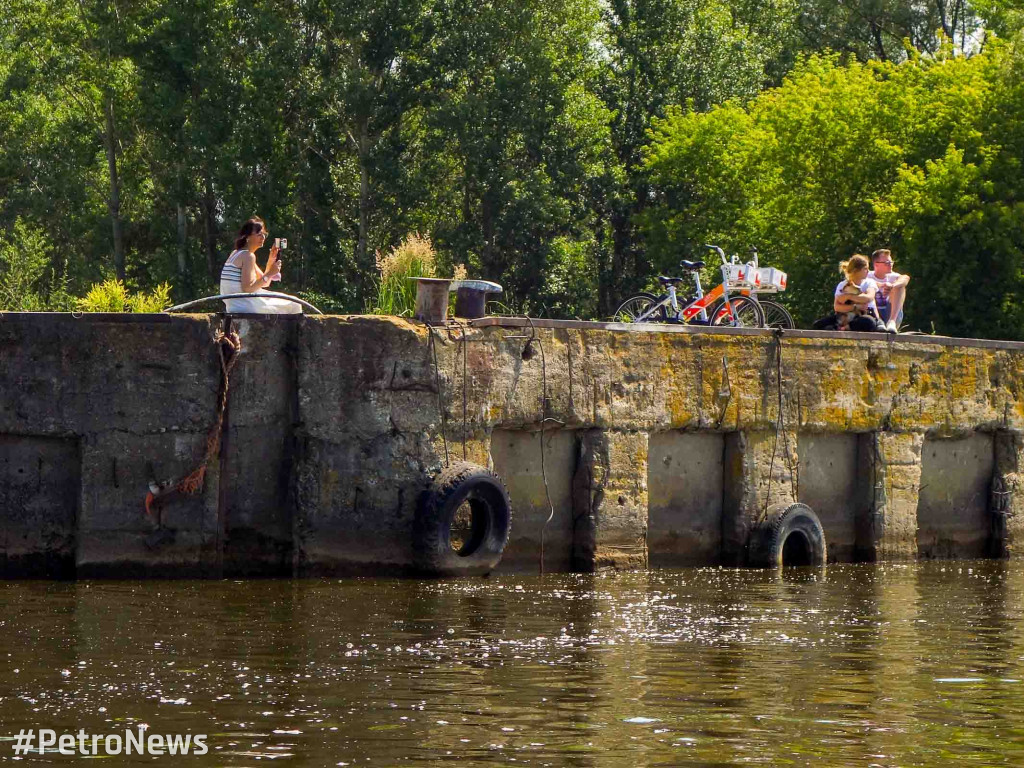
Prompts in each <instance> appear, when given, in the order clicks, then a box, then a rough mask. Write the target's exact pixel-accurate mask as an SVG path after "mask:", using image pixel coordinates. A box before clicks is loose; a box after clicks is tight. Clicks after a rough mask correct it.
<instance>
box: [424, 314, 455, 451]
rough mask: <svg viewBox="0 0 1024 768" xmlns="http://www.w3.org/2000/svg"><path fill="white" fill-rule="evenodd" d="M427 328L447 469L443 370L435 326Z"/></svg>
mask: <svg viewBox="0 0 1024 768" xmlns="http://www.w3.org/2000/svg"><path fill="white" fill-rule="evenodd" d="M425 325H426V326H427V333H428V334H430V353H431V355H433V357H434V384H435V386H436V388H437V412H438V414H440V416H441V442H442V443H444V465H445V467H446V468H447V467H448V466H449V464H451V458H450V457H449V455H448V432H447V424H446V423H445V418H444V405H443V403H442V399H441V369H440V367H439V366H438V364H437V347H436V346H435V345H434V326H432V325H431V324H430V323H425Z"/></svg>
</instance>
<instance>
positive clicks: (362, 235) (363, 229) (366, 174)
mask: <svg viewBox="0 0 1024 768" xmlns="http://www.w3.org/2000/svg"><path fill="white" fill-rule="evenodd" d="M368 122H369V121H368V120H367V118H365V117H364V118H363V119H362V120H361V121H360V124H359V240H358V241H357V242H356V268H357V269H358V270H359V274H360V281H359V283H360V289H361V290H360V291H359V294H360V295H359V299H360V301H362V300H364V298H365V290H364V288H365V287H364V286H363V282H364V280H365V279H366V277H367V276H368V275H369V274H370V266H369V264H368V261H367V256H366V252H367V244H366V240H367V230H368V229H369V217H370V170H369V168H368V167H367V166H368V164H369V155H370V129H369V125H368Z"/></svg>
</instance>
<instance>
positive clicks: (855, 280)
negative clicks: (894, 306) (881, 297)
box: [832, 253, 885, 333]
mask: <svg viewBox="0 0 1024 768" xmlns="http://www.w3.org/2000/svg"><path fill="white" fill-rule="evenodd" d="M839 269H840V271H842V273H843V274H844V275H846V279H845V280H842V281H840V283H839V285H837V286H836V291H835V296H834V298H833V300H832V309H834V310H835V312H836V315H837V319H842V316H843V315H850V317H849V318H848V323H846V326H847V327H846V328H844V329H843V330H851V331H881V332H883V333H884V332H885V324H884V323H882V320H881V318H879V316H878V307H877V306H876V305H875V293H876V292H877V291H878V286H877V285H876V284H875V281H874V280H872V279H871V278H870V277H868V259H867V256H862V255H861V254H859V253H855V254H854V255H853V256H851V257H850V258H849V259H848V260H847V261H844V262H842V263H841V264H840V265H839ZM853 287H855V288H856V289H857V290H856V293H854V292H853Z"/></svg>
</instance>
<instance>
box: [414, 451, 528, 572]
mask: <svg viewBox="0 0 1024 768" xmlns="http://www.w3.org/2000/svg"><path fill="white" fill-rule="evenodd" d="M466 503H468V505H469V506H468V512H469V521H468V522H469V523H470V526H469V530H468V533H467V536H466V541H465V542H464V543H463V546H462V547H461V549H458V550H456V549H454V548H453V546H452V538H451V533H452V523H453V521H454V520H455V516H456V513H457V512H458V511H459V508H460V507H462V506H463V505H464V504H466ZM511 528H512V503H511V501H510V500H509V496H508V490H507V489H506V488H505V484H504V483H503V482H502V481H501V478H500V477H498V475H497V474H495V473H494V472H492V471H491V470H489V469H487V468H486V467H481V466H480V465H479V464H473V463H470V462H468V461H461V462H458V463H455V464H452V465H451V466H450V467H448V468H447V469H445V470H444V471H443V472H441V474H439V475H438V476H437V478H436V479H435V480H434V482H433V484H432V485H431V487H430V490H428V491H427V492H426V493H425V494H424V495H423V497H422V499H421V501H420V504H419V508H418V509H417V510H416V519H415V521H414V524H413V559H414V563H415V566H416V570H417V571H418V572H420V573H422V574H425V575H429V576H471V575H482V574H486V573H489V572H490V571H492V570H493V569H494V567H495V566H497V564H498V562H499V561H500V560H501V555H502V553H503V552H504V551H505V545H506V544H507V543H508V537H509V532H510V531H511Z"/></svg>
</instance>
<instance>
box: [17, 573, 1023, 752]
mask: <svg viewBox="0 0 1024 768" xmlns="http://www.w3.org/2000/svg"><path fill="white" fill-rule="evenodd" d="M1022 610H1024V564H1019V563H1005V562H992V561H985V562H982V561H972V562H966V561H956V562H927V563H921V564H906V565H850V566H830V567H828V568H827V569H824V570H808V569H792V570H790V571H786V572H783V573H782V574H777V573H770V572H766V571H748V570H727V569H694V570H681V571H652V572H646V573H630V574H608V575H595V576H589V575H585V576H584V575H565V574H558V575H548V576H545V577H543V578H541V577H538V576H534V575H501V576H497V577H494V578H491V579H471V580H454V581H399V580H374V579H360V580H343V581H337V580H324V581H237V582H236V581H222V582H185V581H182V582H78V583H57V582H20V583H19V582H14V583H7V584H4V585H3V586H0V624H2V627H0V670H2V671H0V738H2V740H0V760H4V761H7V760H11V759H12V758H13V746H14V744H15V742H14V741H13V740H12V738H13V736H14V735H15V734H16V733H17V732H18V731H19V730H20V729H22V728H25V729H28V728H35V729H40V728H50V729H54V730H55V731H56V732H58V733H60V732H68V733H77V732H78V731H79V730H80V729H84V731H85V732H86V733H87V734H111V733H123V732H124V731H125V730H126V729H132V728H136V727H137V726H138V725H140V724H146V725H147V726H148V729H149V730H148V733H166V734H192V735H195V734H206V735H207V740H206V743H207V745H208V747H209V750H210V751H209V753H208V754H206V755H204V756H190V757H187V758H182V757H174V758H170V757H164V758H160V760H161V761H162V762H165V763H168V764H174V765H204V766H217V765H228V766H243V765H265V764H266V763H267V761H275V762H276V761H279V762H281V763H285V764H291V765H303V766H306V765H308V766H335V765H339V766H344V765H353V766H355V765H404V764H431V765H433V764H442V763H445V762H446V761H449V760H452V761H454V760H458V761H459V764H460V765H479V766H483V765H507V764H516V765H518V764H524V765H551V766H647V765H651V766H654V765H672V766H683V765H700V766H725V765H748V764H763V765H772V766H778V765H811V764H813V765H816V766H847V765H849V766H872V765H877V766H916V765H929V766H931V765H935V766H938V765H949V764H953V763H954V762H955V763H958V764H963V763H973V764H977V765H1022V764H1024V716H1022V715H1024V682H1022V679H1024V624H1022V621H1021V618H1022ZM25 759H26V760H28V761H30V762H47V763H49V762H56V763H67V762H73V761H76V760H78V759H84V758H80V757H79V758H76V757H69V756H61V755H60V754H58V753H56V752H47V753H45V754H44V755H39V754H37V753H32V754H31V755H29V756H28V757H26V758H25ZM109 759H111V760H112V761H113V762H112V764H117V765H127V764H140V765H141V764H143V763H145V764H151V763H152V762H153V759H154V758H152V757H145V756H138V755H133V756H131V757H127V756H125V755H123V754H122V755H120V756H118V757H115V758H109Z"/></svg>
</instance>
